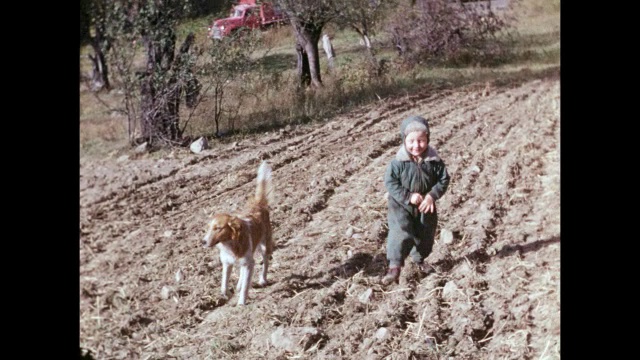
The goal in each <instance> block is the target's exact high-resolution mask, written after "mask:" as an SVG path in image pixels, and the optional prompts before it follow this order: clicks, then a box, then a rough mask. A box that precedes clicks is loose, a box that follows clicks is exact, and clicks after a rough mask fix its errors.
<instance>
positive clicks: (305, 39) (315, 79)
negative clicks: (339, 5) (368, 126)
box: [276, 0, 336, 87]
mask: <svg viewBox="0 0 640 360" xmlns="http://www.w3.org/2000/svg"><path fill="white" fill-rule="evenodd" d="M276 2H277V3H278V4H279V5H280V6H281V7H282V9H283V10H284V11H285V12H286V13H287V15H288V16H289V20H290V21H291V26H292V28H293V32H294V34H295V37H296V53H297V55H298V65H297V69H298V77H299V80H300V84H301V85H303V86H309V85H311V86H313V87H320V86H322V78H321V76H320V61H319V60H320V57H319V52H318V42H319V41H320V36H321V35H322V29H323V27H324V26H325V25H326V24H327V23H328V22H329V21H331V19H333V18H334V17H335V16H336V8H335V4H334V1H333V0H277V1H276Z"/></svg>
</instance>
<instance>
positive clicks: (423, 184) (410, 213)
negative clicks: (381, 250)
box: [384, 144, 449, 241]
mask: <svg viewBox="0 0 640 360" xmlns="http://www.w3.org/2000/svg"><path fill="white" fill-rule="evenodd" d="M384 184H385V186H386V188H387V191H388V192H389V199H388V201H389V212H388V221H389V239H390V240H391V241H401V240H404V239H408V238H414V237H418V238H422V237H423V236H422V232H421V231H419V227H416V226H415V224H414V223H415V222H419V223H421V224H423V225H426V224H427V222H428V221H427V219H426V218H427V217H429V215H430V214H434V215H435V213H429V214H421V213H420V211H418V206H417V205H412V204H410V203H409V201H410V199H411V193H413V192H417V193H420V194H421V195H422V196H426V195H427V194H431V196H432V197H433V199H434V200H438V199H439V198H440V197H442V195H444V193H445V192H446V191H447V187H448V186H449V173H448V172H447V169H446V167H445V164H444V162H443V161H442V160H441V159H440V157H439V156H438V153H437V152H436V150H435V149H434V148H433V147H431V146H429V147H428V148H427V151H426V154H425V156H424V159H423V160H422V161H421V163H420V164H418V163H417V162H415V161H412V160H411V158H410V155H409V153H408V152H407V150H406V149H405V147H404V144H403V145H401V146H400V149H399V150H398V153H397V154H396V157H395V159H393V160H392V161H391V163H390V164H389V165H388V166H387V170H386V172H385V175H384ZM422 215H425V216H422ZM433 230H434V231H435V229H433ZM416 240H419V239H416Z"/></svg>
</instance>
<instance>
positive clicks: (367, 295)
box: [358, 288, 373, 304]
mask: <svg viewBox="0 0 640 360" xmlns="http://www.w3.org/2000/svg"><path fill="white" fill-rule="evenodd" d="M372 294H373V289H371V288H368V289H367V290H365V291H364V292H363V293H362V294H360V296H358V300H359V301H360V302H361V303H363V304H368V303H369V302H370V300H371V295H372Z"/></svg>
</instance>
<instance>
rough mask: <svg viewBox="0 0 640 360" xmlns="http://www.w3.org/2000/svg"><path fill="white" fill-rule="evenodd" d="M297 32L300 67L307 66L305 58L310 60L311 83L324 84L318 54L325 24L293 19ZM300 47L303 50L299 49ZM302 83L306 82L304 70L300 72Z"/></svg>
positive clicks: (317, 85)
mask: <svg viewBox="0 0 640 360" xmlns="http://www.w3.org/2000/svg"><path fill="white" fill-rule="evenodd" d="M291 23H292V25H293V28H294V31H295V34H296V52H297V53H298V69H301V68H302V69H303V70H304V68H305V63H304V62H305V60H306V61H307V62H308V67H309V75H310V77H311V85H312V86H314V87H321V86H322V79H321V77H320V61H319V56H318V54H319V53H318V41H319V40H320V35H321V33H322V27H323V24H304V23H301V22H300V21H299V20H297V19H292V21H291ZM298 47H300V48H301V49H302V50H299V49H298ZM298 75H299V76H301V77H300V83H304V79H303V77H302V76H303V75H304V71H303V72H302V73H301V72H300V71H299V72H298Z"/></svg>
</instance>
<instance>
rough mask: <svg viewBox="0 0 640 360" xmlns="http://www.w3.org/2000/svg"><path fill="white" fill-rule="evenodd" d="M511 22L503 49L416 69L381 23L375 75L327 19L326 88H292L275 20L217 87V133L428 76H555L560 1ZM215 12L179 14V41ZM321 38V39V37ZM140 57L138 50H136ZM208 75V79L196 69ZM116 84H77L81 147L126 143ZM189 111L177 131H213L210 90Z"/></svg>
mask: <svg viewBox="0 0 640 360" xmlns="http://www.w3.org/2000/svg"><path fill="white" fill-rule="evenodd" d="M516 14H517V15H518V19H519V21H518V22H517V23H516V28H515V29H513V30H514V31H512V32H511V33H510V34H509V36H506V35H505V36H503V37H501V38H500V39H499V40H500V41H505V42H509V48H508V49H509V51H508V52H505V53H504V54H501V56H499V57H493V58H491V59H490V61H489V60H487V61H485V60H483V59H481V58H478V57H472V56H467V57H466V58H465V57H464V56H461V57H459V58H457V59H455V61H448V62H433V61H432V62H428V61H425V62H424V63H422V64H419V65H418V66H417V67H415V68H411V69H409V68H404V67H403V66H402V63H401V62H400V61H399V59H398V56H397V53H396V50H395V49H394V48H393V47H392V46H391V43H390V41H389V40H388V39H386V38H385V37H384V34H383V33H382V32H381V34H380V35H379V36H375V37H373V38H372V40H373V44H374V46H375V49H376V58H377V59H378V60H382V61H384V62H385V63H386V65H385V66H386V69H385V71H383V72H382V73H381V74H377V75H374V74H373V73H372V69H371V67H370V62H369V59H368V57H367V54H366V49H365V48H364V47H363V46H362V45H360V44H359V41H360V38H359V36H358V35H357V34H356V33H355V32H353V31H351V30H348V29H346V30H340V29H337V28H335V27H333V26H328V27H326V28H325V33H329V34H331V35H332V36H333V37H334V38H333V41H332V42H333V46H334V49H335V52H336V56H337V57H336V58H335V67H334V69H333V70H332V71H329V69H328V67H327V60H326V57H325V54H324V52H323V50H322V47H321V46H320V66H321V74H322V80H323V83H324V87H323V88H322V89H317V90H307V91H305V92H303V93H300V92H298V91H296V54H295V49H294V45H295V41H294V37H293V33H292V30H291V28H290V26H288V25H287V26H279V27H273V28H271V29H269V30H267V31H263V32H260V33H259V34H258V35H259V37H260V40H261V44H262V45H261V46H260V47H259V48H257V49H256V50H255V51H254V52H253V53H252V55H251V57H252V59H253V60H254V61H255V66H254V70H251V71H249V72H245V73H242V74H238V78H237V79H234V80H237V81H234V84H232V86H230V87H228V88H227V89H226V90H225V91H226V93H225V98H224V104H223V105H224V106H225V109H227V110H226V113H225V116H224V118H223V120H222V123H221V124H220V125H221V130H222V131H221V132H222V133H226V134H227V135H234V134H235V135H234V136H242V134H250V133H259V132H263V131H268V130H271V129H276V128H278V127H281V126H286V125H288V124H305V123H308V122H312V121H322V120H325V119H329V118H332V117H334V116H336V115H338V114H340V113H342V112H345V111H348V110H350V109H352V108H354V107H358V106H362V105H365V104H369V103H371V102H376V101H380V99H382V98H387V97H395V96H403V95H406V94H408V93H412V92H415V91H417V90H420V89H422V88H423V87H424V86H426V85H428V86H430V88H433V89H446V88H455V87H458V86H464V85H468V84H471V83H475V82H487V81H492V82H494V83H496V84H517V83H520V82H523V81H527V80H530V79H534V78H545V77H550V76H557V75H558V74H559V69H560V2H559V0H526V1H525V0H522V1H519V3H518V7H517V9H516ZM212 18H213V17H203V18H199V19H192V20H189V21H187V22H185V23H184V24H183V25H182V26H181V27H179V29H178V30H177V36H178V39H177V46H180V44H181V43H182V41H183V40H184V38H185V37H186V36H187V34H188V33H189V32H193V33H194V34H196V48H197V49H198V50H199V51H203V52H206V50H207V48H208V47H210V46H216V43H215V42H214V41H212V40H211V39H208V38H207V37H206V35H207V26H208V25H209V24H210V22H211V20H212ZM320 45H321V44H320ZM80 53H81V61H80V66H81V68H80V70H81V72H82V73H83V74H87V75H90V71H91V63H90V60H89V59H88V57H87V55H88V54H90V53H91V49H90V47H84V48H82V49H81V52H80ZM140 56H141V59H140V61H141V62H142V60H143V54H142V51H140ZM200 81H201V82H206V81H207V79H206V78H201V79H200ZM114 87H115V88H114V90H112V91H110V92H103V93H100V94H98V96H97V97H96V96H95V94H92V93H90V92H89V91H87V90H86V89H83V86H82V84H81V91H80V110H81V111H80V154H81V158H82V157H83V156H101V155H106V154H108V153H110V152H113V150H114V149H118V148H119V147H126V145H127V141H126V139H127V125H126V124H127V120H126V117H125V116H124V114H122V113H121V111H120V109H119V108H120V107H122V105H121V101H122V97H123V96H122V94H121V92H120V91H119V90H118V88H117V84H114ZM202 96H203V97H202V103H201V104H200V106H199V107H198V108H196V109H195V110H192V109H187V108H186V107H184V106H181V110H180V111H181V114H180V115H181V122H182V124H187V125H186V131H185V135H187V136H190V137H192V138H196V137H199V136H207V137H213V136H214V133H215V131H214V124H213V122H212V120H211V119H212V117H211V113H210V112H211V109H212V108H213V103H212V101H214V99H213V97H212V94H211V93H206V92H205V93H203V94H202Z"/></svg>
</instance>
